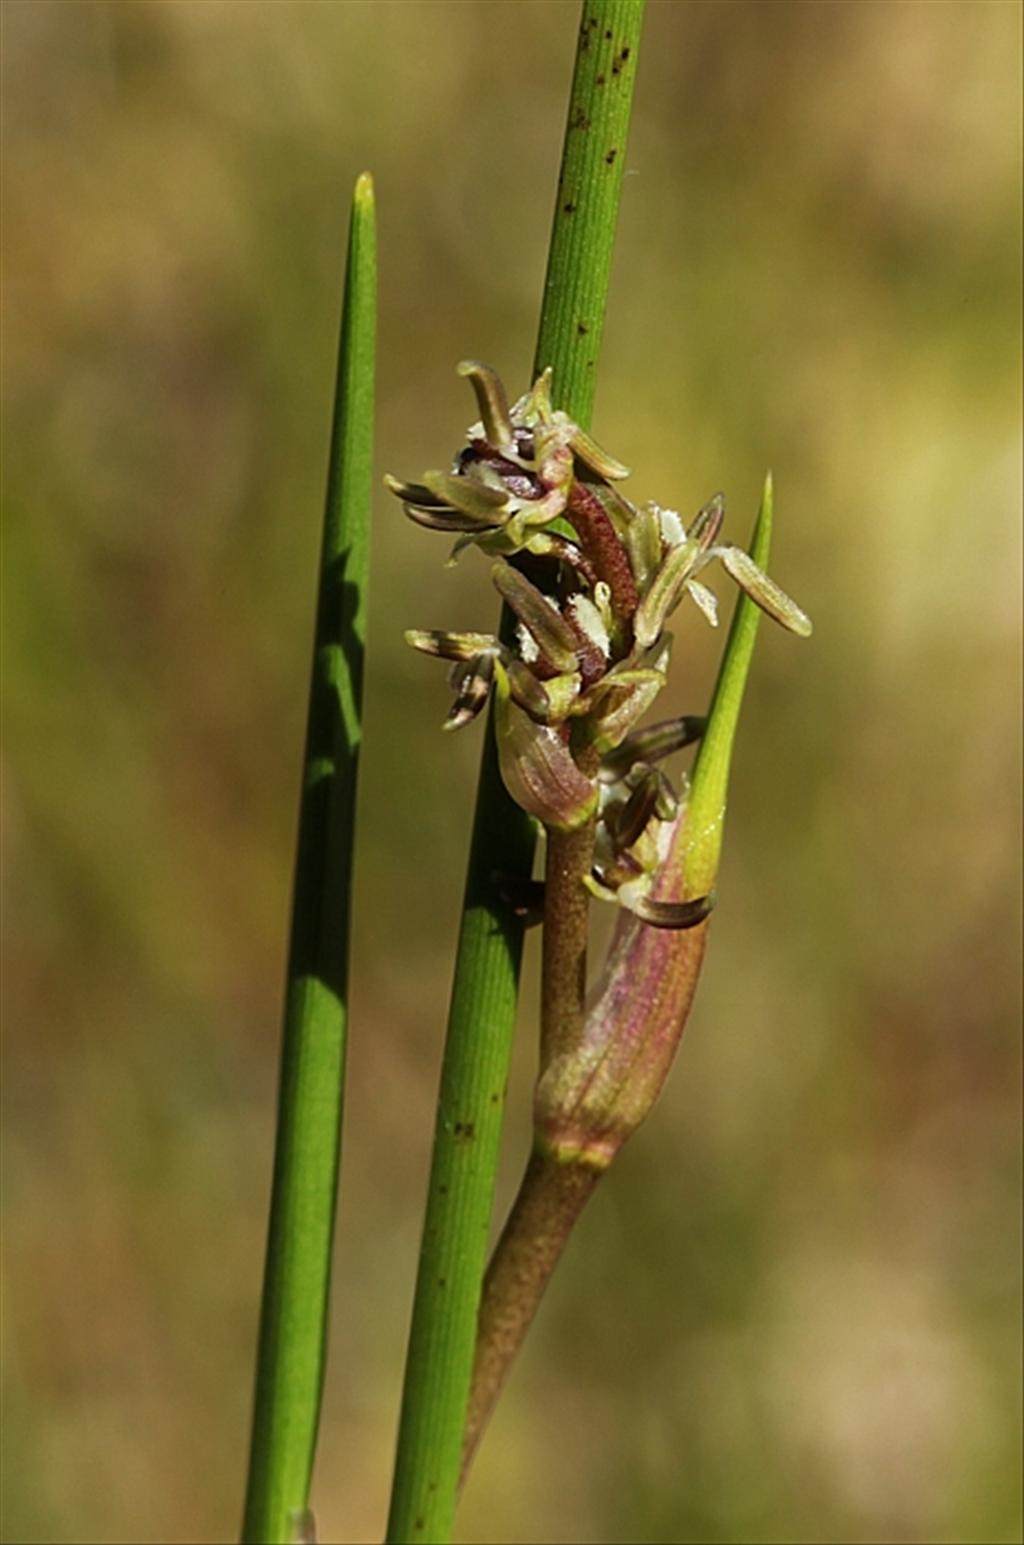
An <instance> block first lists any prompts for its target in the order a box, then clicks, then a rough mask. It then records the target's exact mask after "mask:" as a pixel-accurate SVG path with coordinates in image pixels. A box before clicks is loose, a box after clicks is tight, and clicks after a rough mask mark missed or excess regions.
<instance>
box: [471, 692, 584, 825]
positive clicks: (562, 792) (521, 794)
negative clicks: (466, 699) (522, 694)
mask: <svg viewBox="0 0 1024 1545" xmlns="http://www.w3.org/2000/svg"><path fill="white" fill-rule="evenodd" d="M495 678H496V681H495V688H496V694H495V711H494V735H495V740H496V742H497V747H498V766H499V767H500V769H501V776H502V780H503V782H504V784H505V787H506V788H507V789H508V792H509V794H510V795H511V796H512V798H513V799H514V800H515V802H516V804H517V805H520V806H521V807H522V808H523V809H524V810H525V811H526V812H527V814H528V815H532V816H534V817H535V818H536V819H537V820H538V821H540V822H541V823H542V824H543V825H544V826H546V827H549V828H550V829H552V830H554V831H560V832H567V831H574V830H575V829H576V828H577V827H578V826H582V825H583V824H584V822H585V821H587V820H589V818H590V816H591V815H593V813H594V810H595V809H596V807H597V784H596V782H593V781H591V779H589V778H587V777H586V776H585V775H584V774H583V773H582V772H580V769H579V768H578V767H577V765H576V763H575V762H574V761H573V758H572V753H571V752H570V750H569V747H568V745H567V744H566V742H565V741H564V740H563V739H562V737H561V735H560V734H559V732H558V731H557V730H555V729H552V728H551V726H550V725H547V724H538V723H537V722H536V721H535V720H533V719H531V718H530V716H529V714H528V713H527V712H526V711H525V709H523V708H520V707H519V704H518V703H516V702H514V701H513V699H512V693H511V688H510V686H509V679H508V675H507V672H506V671H505V668H504V666H503V665H501V663H500V662H498V661H496V662H495Z"/></svg>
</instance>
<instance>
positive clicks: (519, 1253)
mask: <svg viewBox="0 0 1024 1545" xmlns="http://www.w3.org/2000/svg"><path fill="white" fill-rule="evenodd" d="M771 529H772V481H771V475H770V474H769V476H768V477H767V478H766V479H765V485H764V492H763V495H762V498H761V506H760V510H759V512H758V517H757V522H756V524H755V527H754V535H753V540H752V542H751V548H750V553H751V557H752V558H753V559H754V561H755V562H756V563H757V564H758V565H759V566H761V567H764V566H765V565H766V564H767V560H768V551H769V546H770V542H771ZM759 620H760V612H759V611H758V609H757V607H756V606H755V605H754V603H753V601H751V600H750V599H749V597H747V596H745V595H741V596H740V597H739V599H738V600H737V603H736V610H735V613H734V615H733V621H732V626H731V628H730V630H729V637H728V640H727V642H726V646H725V652H724V654H723V656H722V664H721V667H720V669H719V673H718V678H717V681H716V683H715V690H714V694H713V697H712V701H711V708H710V710H709V713H708V719H707V725H706V728H705V733H704V736H703V738H702V741H701V746H700V751H699V754H698V759H697V763H696V766H695V768H694V775H693V783H692V791H691V795H690V799H689V802H688V804H687V807H686V811H685V816H684V817H683V818H681V819H680V820H679V821H677V824H676V832H677V841H676V843H675V844H674V846H673V848H672V850H671V851H670V852H669V854H668V857H667V859H666V861H665V863H664V865H663V867H662V870H661V871H660V873H659V875H658V879H657V882H656V887H655V893H656V894H657V895H659V896H660V897H661V898H662V899H664V900H681V899H686V898H690V897H694V896H699V895H703V894H705V893H706V892H707V891H708V890H709V889H710V888H711V887H713V885H714V881H715V876H716V873H717V869H718V860H719V855H720V851H721V844H722V828H723V824H724V816H725V801H726V793H727V788H728V779H729V769H730V765H731V759H732V748H733V742H734V740H735V735H736V728H737V724H738V721H739V713H740V708H741V706H742V702H743V692H744V688H745V686H746V680H747V675H748V672H749V669H750V661H751V657H752V654H753V649H754V642H755V639H756V637H757V630H758V625H759ZM548 853H549V869H548V874H549V879H548V883H549V885H550V884H551V881H552V878H554V879H555V880H556V882H557V883H558V885H559V886H560V888H561V889H560V891H559V892H557V893H554V892H549V893H548V894H547V895H546V896H545V923H544V933H545V967H544V970H545V975H544V981H545V1000H544V1004H545V1021H546V1022H545V1031H546V1039H545V1052H544V1053H543V1054H542V1058H541V1068H542V1076H541V1080H540V1082H539V1084H538V1091H537V1099H536V1103H535V1122H536V1129H535V1146H534V1152H533V1155H532V1157H531V1159H530V1162H529V1164H528V1166H527V1169H526V1174H525V1175H524V1177H523V1181H522V1185H521V1187H520V1190H519V1193H518V1195H517V1196H516V1199H515V1202H514V1204H513V1207H512V1211H511V1213H510V1215H509V1219H508V1222H507V1223H506V1225H505V1229H504V1231H503V1233H502V1235H501V1237H500V1239H499V1240H498V1243H497V1246H496V1247H495V1250H494V1254H493V1256H492V1257H491V1261H490V1265H489V1266H488V1269H487V1275H486V1278H485V1280H484V1290H483V1298H482V1302H481V1309H480V1333H479V1338H478V1341H477V1350H476V1360H475V1363H474V1368H473V1381H472V1386H471V1390H470V1401H469V1416H468V1420H467V1424H466V1438H465V1447H464V1452H463V1472H462V1473H463V1477H465V1475H466V1473H467V1472H468V1470H469V1466H470V1464H471V1462H472V1458H473V1454H474V1452H475V1450H476V1447H477V1445H478V1444H479V1442H480V1438H481V1436H482V1435H483V1432H484V1430H485V1428H486V1425H487V1422H488V1420H489V1418H490V1415H491V1412H492V1410H493V1409H494V1406H495V1404H496V1402H497V1399H498V1396H499V1394H500V1392H501V1388H502V1385H503V1383H504V1381H505V1378H506V1377H507V1374H508V1371H509V1368H510V1367H511V1364H512V1362H513V1361H514V1359H515V1356H516V1354H517V1352H518V1351H519V1348H520V1346H521V1344H522V1342H523V1340H524V1338H525V1336H526V1333H527V1331H528V1330H529V1328H530V1325H531V1323H532V1321H533V1318H534V1315H535V1314H536V1312H537V1308H538V1306H539V1304H540V1301H541V1298H542V1297H543V1295H544V1291H545V1289H546V1287H547V1285H548V1282H549V1280H550V1277H551V1273H552V1272H553V1271H554V1269H555V1267H556V1265H557V1264H558V1260H559V1257H560V1256H561V1253H562V1250H563V1249H564V1247H565V1245H566V1243H567V1241H568V1238H569V1235H570V1234H571V1232H572V1230H573V1228H574V1226H575V1224H576V1221H577V1219H578V1218H579V1216H580V1214H581V1213H582V1211H583V1208H584V1206H585V1205H586V1203H587V1201H588V1200H589V1198H590V1197H591V1196H592V1194H593V1192H594V1189H595V1187H596V1185H597V1182H598V1180H599V1179H600V1178H601V1175H602V1174H604V1172H605V1170H606V1169H607V1168H608V1166H609V1165H610V1164H611V1163H612V1162H613V1160H614V1158H615V1156H616V1154H617V1153H618V1151H619V1149H620V1148H621V1147H622V1145H623V1143H625V1142H626V1141H627V1140H628V1138H629V1137H630V1136H631V1135H632V1133H633V1132H635V1131H636V1129H637V1127H638V1126H639V1125H640V1123H641V1122H642V1121H643V1120H644V1119H645V1118H646V1116H647V1114H648V1113H649V1111H650V1110H651V1107H652V1106H653V1104H654V1102H655V1100H656V1099H657V1097H658V1094H659V1093H660V1090H661V1088H662V1086H663V1084H664V1082H665V1079H666V1077H667V1076H668V1072H669V1069H670V1067H671V1065H672V1061H673V1059H674V1057H675V1053H676V1050H677V1049H678V1045H679V1040H680V1038H681V1036H682V1032H683V1027H684V1025H685V1022H686V1017H687V1014H688V1012H689V1008H690V1005H691V1003H692V1000H693V995H694V992H695V990H696V985H697V978H698V976H699V973H700V967H701V962H702V959H703V955H704V948H705V944H706V941H707V923H706V922H705V923H702V924H701V925H700V926H699V927H698V928H694V929H693V930H692V931H690V930H687V931H685V932H682V933H678V934H676V933H672V932H668V931H663V930H661V929H656V928H650V927H647V926H646V925H645V924H643V923H641V922H639V921H638V920H637V919H635V918H627V917H622V918H620V922H619V927H618V930H617V932H616V937H615V940H614V941H613V944H612V949H611V952H610V955H609V962H608V965H607V966H606V968H605V973H604V977H603V980H602V982H601V985H600V988H599V990H598V991H597V992H596V993H595V994H594V997H593V999H592V1001H591V1004H590V1011H589V1013H585V1012H584V1010H583V1006H582V1002H580V1003H579V1004H578V1002H577V997H576V988H577V987H581V984H580V983H579V982H578V981H576V980H575V979H574V972H575V971H577V970H583V971H585V961H586V955H585V949H586V929H585V915H586V910H585V903H584V922H583V924H582V928H583V933H582V948H581V936H580V927H581V925H580V923H579V920H578V917H577V916H576V912H575V901H574V898H575V897H576V896H577V894H578V890H581V889H582V886H581V884H580V881H581V875H580V873H579V870H578V869H576V872H575V875H573V874H572V873H571V871H572V869H573V867H574V866H576V865H579V864H582V863H583V862H589V859H588V858H587V857H585V855H586V853H587V849H586V846H585V843H584V841H583V832H582V831H581V832H573V833H570V834H569V835H568V836H567V837H559V838H558V839H557V841H554V840H552V839H551V838H549V849H548ZM553 853H554V854H555V855H556V857H555V859H554V860H553V859H552V856H551V855H552V854H553ZM552 869H554V872H552ZM584 872H585V871H584ZM556 894H557V896H558V901H557V903H556V905H557V906H558V907H559V908H561V909H564V910H562V911H561V912H556V911H554V910H552V911H551V912H550V913H549V911H548V905H549V904H550V903H551V902H552V901H553V900H554V897H555V895H556ZM584 896H585V892H584ZM548 952H550V954H551V959H550V961H549V960H548V958H547V955H548ZM549 977H550V982H551V987H550V991H549V990H548V987H547V984H548V980H549ZM549 1016H550V1018H549Z"/></svg>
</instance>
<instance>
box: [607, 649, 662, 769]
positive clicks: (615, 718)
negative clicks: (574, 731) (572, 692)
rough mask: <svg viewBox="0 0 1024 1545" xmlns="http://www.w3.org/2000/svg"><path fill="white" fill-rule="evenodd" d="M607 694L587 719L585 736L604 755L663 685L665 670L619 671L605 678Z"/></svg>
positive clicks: (639, 715) (627, 731)
mask: <svg viewBox="0 0 1024 1545" xmlns="http://www.w3.org/2000/svg"><path fill="white" fill-rule="evenodd" d="M607 681H608V691H607V694H604V693H602V695H601V699H600V706H599V707H598V708H597V709H595V711H594V713H593V717H592V718H591V720H590V730H589V735H588V739H589V742H590V744H591V745H592V746H594V747H595V748H596V749H597V750H598V751H599V752H600V753H601V754H602V756H604V755H605V754H606V753H607V752H609V751H612V750H614V748H615V747H616V746H618V745H620V744H621V743H622V741H623V740H624V739H625V737H626V736H627V735H628V734H629V732H630V730H631V729H632V728H633V726H634V724H636V722H637V720H638V719H642V718H643V716H644V714H645V713H646V712H647V710H648V709H649V708H650V707H651V704H652V703H653V702H654V700H655V698H656V697H657V696H658V693H659V692H660V691H661V689H662V687H663V686H664V685H665V672H664V670H637V671H621V672H620V673H619V674H618V675H617V676H610V677H608V678H607Z"/></svg>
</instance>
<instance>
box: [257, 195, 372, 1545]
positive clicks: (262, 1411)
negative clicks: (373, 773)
mask: <svg viewBox="0 0 1024 1545" xmlns="http://www.w3.org/2000/svg"><path fill="white" fill-rule="evenodd" d="M376 282H377V281H376V232H375V223H374V200H373V184H372V182H371V180H370V178H369V176H368V175H366V174H365V173H364V175H363V176H362V177H360V178H359V180H358V182H357V183H356V187H355V195H354V199H353V205H352V218H351V225H350V228H349V245H348V263H347V268H346V277H345V297H344V307H343V312H342V324H341V341H340V346H339V352H338V371H337V383H336V389H335V400H334V420H333V429H332V438H331V451H330V468H329V474H328V486H327V496H326V503H325V511H324V526H323V538H322V545H321V555H320V579H319V596H318V604H317V617H316V632H315V638H314V648H313V665H312V679H311V684H310V695H309V713H308V720H307V730H306V746H305V754H304V762H303V784H302V799H301V806H300V812H299V831H298V844H297V852H296V862H295V883H294V897H293V905H292V926H291V943H290V950H289V959H288V979H287V992H286V1000H285V1010H284V1033H283V1044H282V1052H281V1077H280V1093H279V1102H278V1118H277V1138H276V1147H275V1154H274V1179H273V1190H272V1195H271V1204H270V1227H269V1235H268V1240H267V1254H266V1265H265V1271H264V1280H263V1303H262V1310H261V1317H260V1333H259V1352H258V1357H257V1368H256V1394H255V1403H254V1413H253V1428H252V1447H251V1452H250V1458H249V1479H248V1487H247V1491H246V1501H245V1522H244V1525H243V1539H244V1540H245V1541H246V1542H249V1545H253V1542H257V1541H267V1542H282V1541H289V1540H292V1539H295V1538H301V1537H302V1535H303V1533H304V1532H307V1531H308V1527H309V1525H308V1499H309V1485H310V1477H311V1474H312V1469H313V1458H314V1454H315V1451H316V1436H317V1427H318V1423H319V1417H320V1395H321V1388H322V1385H323V1375H324V1362H325V1344H326V1330H327V1314H328V1295H329V1288H330V1264H331V1245H332V1239H333V1233H334V1216H335V1208H336V1201H337V1188H338V1156H339V1149H340V1141H341V1119H342V1095H343V1085H344V1072H345V1040H346V1030H347V994H348V939H349V902H350V886H351V874H352V849H353V833H354V810H355V795H356V774H357V764H358V755H359V741H360V710H361V700H362V675H363V645H364V639H365V631H366V582H367V569H368V546H369V512H370V502H371V486H372V470H373V468H372V461H373V379H374V353H375V335H376Z"/></svg>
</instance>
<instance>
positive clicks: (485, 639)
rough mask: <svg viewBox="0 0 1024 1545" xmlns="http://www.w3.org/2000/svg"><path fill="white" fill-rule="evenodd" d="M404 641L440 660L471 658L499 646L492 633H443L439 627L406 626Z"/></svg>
mask: <svg viewBox="0 0 1024 1545" xmlns="http://www.w3.org/2000/svg"><path fill="white" fill-rule="evenodd" d="M405 642H406V643H407V644H410V645H411V646H412V648H413V649H418V650H419V651H420V653H421V654H429V655H434V656H435V657H436V658H437V659H440V660H472V659H475V657H476V656H477V655H478V654H486V653H487V651H488V650H491V651H494V650H498V649H500V648H501V645H500V644H499V642H498V640H497V639H496V638H495V636H494V634H493V633H445V632H443V631H442V630H441V629H439V628H407V629H406V631H405Z"/></svg>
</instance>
